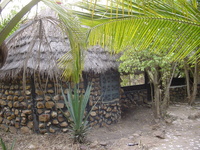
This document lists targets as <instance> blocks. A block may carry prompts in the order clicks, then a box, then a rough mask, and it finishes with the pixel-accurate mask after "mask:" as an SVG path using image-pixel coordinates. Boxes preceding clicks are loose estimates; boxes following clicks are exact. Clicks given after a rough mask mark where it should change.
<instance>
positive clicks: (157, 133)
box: [153, 130, 165, 139]
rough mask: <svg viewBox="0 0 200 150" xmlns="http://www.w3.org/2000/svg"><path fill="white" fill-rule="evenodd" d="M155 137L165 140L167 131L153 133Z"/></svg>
mask: <svg viewBox="0 0 200 150" xmlns="http://www.w3.org/2000/svg"><path fill="white" fill-rule="evenodd" d="M153 135H154V136H155V137H157V138H160V139H164V138H165V130H158V131H155V132H154V133H153Z"/></svg>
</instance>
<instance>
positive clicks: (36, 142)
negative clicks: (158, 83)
mask: <svg viewBox="0 0 200 150" xmlns="http://www.w3.org/2000/svg"><path fill="white" fill-rule="evenodd" d="M0 136H1V137H2V138H3V139H4V141H5V142H6V144H7V145H11V143H12V141H13V139H16V144H15V150H79V149H82V150H90V149H91V150H200V103H198V104H197V105H196V106H194V107H191V106H188V105H187V104H183V103H176V104H173V105H171V106H170V108H169V109H168V114H167V118H166V120H165V121H163V122H159V121H158V120H154V118H153V114H152V109H151V108H148V107H145V106H138V107H135V108H132V109H130V110H127V112H124V114H123V117H122V119H121V121H120V122H119V123H118V124H115V125H111V126H107V127H103V128H93V129H91V131H90V133H89V135H88V141H89V142H88V143H86V144H82V145H79V144H72V142H71V140H70V139H69V135H68V133H65V134H64V133H60V134H46V135H36V134H32V135H22V134H19V133H18V134H11V133H6V132H3V131H0Z"/></svg>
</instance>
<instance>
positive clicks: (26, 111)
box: [22, 110, 32, 115]
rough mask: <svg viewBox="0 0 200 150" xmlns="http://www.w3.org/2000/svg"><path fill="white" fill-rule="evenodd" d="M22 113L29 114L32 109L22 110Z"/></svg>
mask: <svg viewBox="0 0 200 150" xmlns="http://www.w3.org/2000/svg"><path fill="white" fill-rule="evenodd" d="M22 113H24V114H28V115H30V114H32V110H23V111H22Z"/></svg>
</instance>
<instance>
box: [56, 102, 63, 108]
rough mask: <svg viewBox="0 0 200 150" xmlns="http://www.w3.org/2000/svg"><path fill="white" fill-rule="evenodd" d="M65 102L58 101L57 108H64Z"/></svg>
mask: <svg viewBox="0 0 200 150" xmlns="http://www.w3.org/2000/svg"><path fill="white" fill-rule="evenodd" d="M64 106H65V105H64V103H56V107H57V108H64Z"/></svg>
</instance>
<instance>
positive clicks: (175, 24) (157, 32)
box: [88, 17, 200, 60]
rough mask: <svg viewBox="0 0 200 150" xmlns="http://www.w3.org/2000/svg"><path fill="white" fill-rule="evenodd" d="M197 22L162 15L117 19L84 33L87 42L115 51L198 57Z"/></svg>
mask: <svg viewBox="0 0 200 150" xmlns="http://www.w3.org/2000/svg"><path fill="white" fill-rule="evenodd" d="M198 35H200V24H196V23H193V22H189V21H187V22H186V21H180V20H175V19H164V18H152V17H144V18H139V17H135V18H130V19H118V20H114V21H110V22H108V23H104V24H101V25H99V26H96V27H94V28H92V29H91V31H90V32H89V33H88V36H89V38H88V43H89V45H96V44H99V45H102V46H106V47H108V48H109V49H110V50H114V52H115V53H119V52H121V51H123V50H125V49H127V48H129V47H135V48H137V49H138V50H144V49H150V50H152V51H162V52H163V53H166V54H169V55H171V54H172V53H175V54H176V55H175V58H174V60H177V59H183V58H185V57H186V56H188V55H190V56H191V59H192V60H193V59H194V58H195V57H198V58H199V57H200V54H199V49H197V47H199V46H200V37H199V36H198Z"/></svg>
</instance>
